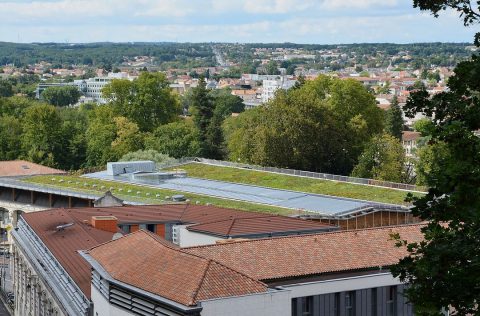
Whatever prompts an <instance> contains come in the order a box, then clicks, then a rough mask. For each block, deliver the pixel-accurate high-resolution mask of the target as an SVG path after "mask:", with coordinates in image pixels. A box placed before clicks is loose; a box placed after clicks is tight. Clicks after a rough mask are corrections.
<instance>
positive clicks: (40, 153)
mask: <svg viewBox="0 0 480 316" xmlns="http://www.w3.org/2000/svg"><path fill="white" fill-rule="evenodd" d="M61 136H62V132H61V119H60V116H59V115H58V113H57V111H56V110H55V107H53V106H51V105H43V104H38V105H33V106H31V107H29V108H27V109H26V110H25V118H24V119H23V134H22V141H21V144H22V148H23V150H24V152H25V153H26V158H27V159H28V160H30V161H33V162H36V163H40V164H43V165H47V166H52V167H55V166H57V163H56V162H55V159H56V157H57V156H58V155H59V153H61V152H62V145H63V141H62V137H61Z"/></svg>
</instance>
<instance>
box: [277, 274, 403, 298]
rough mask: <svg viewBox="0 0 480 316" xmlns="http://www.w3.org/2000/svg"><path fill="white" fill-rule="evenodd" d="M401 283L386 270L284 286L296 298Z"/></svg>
mask: <svg viewBox="0 0 480 316" xmlns="http://www.w3.org/2000/svg"><path fill="white" fill-rule="evenodd" d="M399 284H402V283H401V282H400V280H399V279H397V278H394V277H393V276H392V274H391V273H389V272H386V273H379V274H374V275H363V276H356V277H350V278H342V279H333V280H325V281H318V282H308V283H298V284H292V285H286V286H284V288H285V289H288V290H290V291H291V296H292V298H295V297H304V296H310V295H321V294H328V293H337V292H346V291H355V290H361V289H369V288H374V287H382V286H390V285H399Z"/></svg>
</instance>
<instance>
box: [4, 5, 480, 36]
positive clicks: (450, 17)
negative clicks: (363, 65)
mask: <svg viewBox="0 0 480 316" xmlns="http://www.w3.org/2000/svg"><path fill="white" fill-rule="evenodd" d="M412 3H413V0H35V1H30V0H0V12H1V13H2V14H1V19H0V41H7V42H24V43H29V42H62V43H65V42H68V43H85V42H103V41H109V42H133V41H135V42H141V41H148V42H163V41H168V42H240V43H252V42H264V43H267V42H268V43H272V42H293V43H315V44H341V43H343V44H348V43H378V42H389V43H416V42H471V41H472V39H473V35H474V33H475V32H476V31H478V27H477V28H473V27H470V28H466V27H464V26H463V23H462V20H461V19H460V18H459V17H458V14H457V13H455V12H453V11H446V12H443V13H442V14H441V16H440V17H439V18H434V17H433V16H431V15H430V14H428V13H427V12H421V11H420V10H419V9H415V8H413V7H412Z"/></svg>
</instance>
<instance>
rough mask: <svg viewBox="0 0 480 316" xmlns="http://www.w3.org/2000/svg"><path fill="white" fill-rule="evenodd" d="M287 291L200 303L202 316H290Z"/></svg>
mask: <svg viewBox="0 0 480 316" xmlns="http://www.w3.org/2000/svg"><path fill="white" fill-rule="evenodd" d="M291 304H292V303H291V297H290V293H289V291H275V292H270V293H267V294H265V293H262V294H257V295H246V296H239V297H231V298H224V299H216V300H208V301H203V302H201V306H202V307H203V310H202V313H201V314H202V316H246V315H262V316H290V315H291V311H292V306H291Z"/></svg>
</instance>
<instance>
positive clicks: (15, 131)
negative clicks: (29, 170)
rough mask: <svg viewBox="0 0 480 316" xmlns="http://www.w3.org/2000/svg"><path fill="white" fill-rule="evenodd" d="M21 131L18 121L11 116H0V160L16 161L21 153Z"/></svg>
mask: <svg viewBox="0 0 480 316" xmlns="http://www.w3.org/2000/svg"><path fill="white" fill-rule="evenodd" d="M22 132H23V129H22V124H21V122H20V120H19V119H18V118H16V117H13V116H9V115H6V116H0V160H14V159H17V158H18V157H19V156H20V155H21V153H22V151H21V147H20V146H19V145H18V144H20V143H21V135H22Z"/></svg>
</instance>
